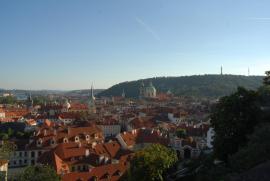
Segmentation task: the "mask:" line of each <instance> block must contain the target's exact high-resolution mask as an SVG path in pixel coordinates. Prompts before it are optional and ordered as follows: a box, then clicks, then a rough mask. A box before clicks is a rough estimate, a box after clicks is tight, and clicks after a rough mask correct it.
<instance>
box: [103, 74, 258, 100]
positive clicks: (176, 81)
mask: <svg viewBox="0 0 270 181" xmlns="http://www.w3.org/2000/svg"><path fill="white" fill-rule="evenodd" d="M142 82H144V84H145V86H147V85H148V84H149V82H152V83H153V85H154V86H155V87H156V89H157V91H158V92H167V91H168V90H170V91H171V92H172V93H173V94H174V95H177V96H195V97H220V96H225V95H229V94H231V93H233V92H234V91H236V90H237V87H238V86H242V87H245V88H247V89H252V90H255V89H257V88H259V87H260V86H261V85H262V82H263V76H240V75H222V76H221V75H196V76H182V77H157V78H151V79H143V80H137V81H131V82H123V83H119V84H117V85H114V86H112V87H111V88H109V89H107V90H105V91H103V92H101V93H99V94H98V95H99V96H121V93H122V91H123V90H125V93H126V96H127V97H132V98H135V97H138V96H139V88H140V86H141V83H142Z"/></svg>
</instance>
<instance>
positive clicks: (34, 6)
mask: <svg viewBox="0 0 270 181" xmlns="http://www.w3.org/2000/svg"><path fill="white" fill-rule="evenodd" d="M269 7H270V1H267V0H264V1H263V0H256V1H247V0H238V1H235V0H226V1H225V0H222V1H221V0H211V1H210V0H204V1H195V0H189V1H181V0H170V1H165V0H147V1H145V0H136V1H135V0H134V1H126V0H113V1H105V0H91V1H86V0H84V1H83V0H78V1H72V0H57V1H56V0H46V1H36V0H25V1H21V0H12V1H10V0H2V1H0V65H1V71H0V88H7V89H14V88H16V89H60V90H66V89H68V90H71V89H88V88H90V86H91V83H93V84H94V86H95V88H108V87H110V86H112V85H114V84H116V83H119V82H123V81H131V80H137V79H142V78H151V77H160V76H181V75H196V74H219V73H220V66H221V65H222V66H223V72H224V73H225V74H242V75H247V71H248V67H249V68H250V74H251V75H264V71H266V70H270V34H269V32H270V11H269Z"/></svg>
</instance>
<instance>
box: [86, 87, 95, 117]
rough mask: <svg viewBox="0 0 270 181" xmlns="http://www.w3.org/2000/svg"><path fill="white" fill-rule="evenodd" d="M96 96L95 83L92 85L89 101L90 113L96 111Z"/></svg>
mask: <svg viewBox="0 0 270 181" xmlns="http://www.w3.org/2000/svg"><path fill="white" fill-rule="evenodd" d="M95 99H96V98H95V96H94V88H93V84H92V85H91V95H90V97H89V101H88V109H89V112H90V113H96V106H95Z"/></svg>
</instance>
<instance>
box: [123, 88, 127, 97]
mask: <svg viewBox="0 0 270 181" xmlns="http://www.w3.org/2000/svg"><path fill="white" fill-rule="evenodd" d="M122 97H123V98H125V97H126V93H125V90H124V89H123V91H122Z"/></svg>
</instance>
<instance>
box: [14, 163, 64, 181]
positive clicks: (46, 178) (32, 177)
mask: <svg viewBox="0 0 270 181" xmlns="http://www.w3.org/2000/svg"><path fill="white" fill-rule="evenodd" d="M17 180H18V181H40V180H42V181H60V177H59V176H58V175H57V174H56V172H55V171H54V169H53V168H51V167H49V166H41V165H37V166H29V167H27V168H26V169H25V170H24V171H23V172H22V173H21V174H20V175H19V176H18V179H17Z"/></svg>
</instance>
